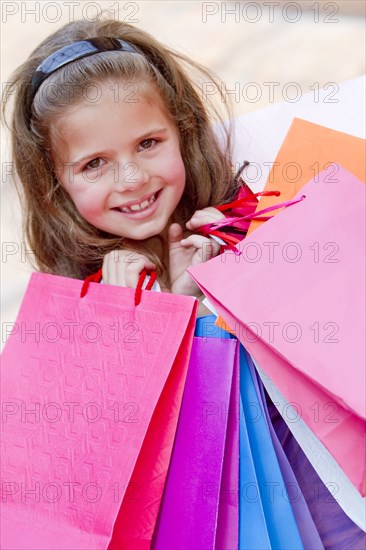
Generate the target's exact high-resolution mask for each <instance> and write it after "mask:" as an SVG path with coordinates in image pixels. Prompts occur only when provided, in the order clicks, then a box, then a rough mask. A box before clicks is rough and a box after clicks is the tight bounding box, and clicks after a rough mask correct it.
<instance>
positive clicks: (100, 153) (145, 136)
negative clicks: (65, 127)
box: [67, 128, 168, 166]
mask: <svg viewBox="0 0 366 550" xmlns="http://www.w3.org/2000/svg"><path fill="white" fill-rule="evenodd" d="M167 131H168V129H167V128H155V129H154V130H149V132H146V134H143V135H142V136H139V137H138V138H136V143H139V142H140V141H143V140H144V139H148V138H149V137H150V136H152V135H154V134H166V133H167ZM105 153H106V151H96V152H95V153H88V154H87V155H84V156H83V157H80V158H79V159H78V160H73V161H70V162H68V163H67V164H68V165H72V166H73V165H76V164H80V163H82V162H83V161H84V160H87V159H89V158H97V157H100V156H103V155H105Z"/></svg>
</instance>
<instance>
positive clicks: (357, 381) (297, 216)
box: [190, 167, 365, 494]
mask: <svg viewBox="0 0 366 550" xmlns="http://www.w3.org/2000/svg"><path fill="white" fill-rule="evenodd" d="M317 178H318V179H316V180H313V181H311V182H309V183H308V184H307V185H306V186H305V187H304V188H303V189H302V191H301V193H300V194H299V195H298V196H299V197H300V196H301V195H305V196H306V198H304V199H303V200H302V201H301V202H299V203H297V204H293V205H292V206H290V207H288V208H286V209H285V210H283V211H282V212H281V213H280V214H278V215H277V216H275V217H274V218H273V219H271V220H269V221H267V222H266V223H265V224H264V225H263V226H262V227H260V228H258V229H257V230H256V231H255V232H254V233H253V234H252V235H250V236H249V237H247V238H246V239H245V240H244V241H243V242H242V243H240V245H238V248H240V250H241V252H242V254H241V256H235V255H234V254H232V253H230V252H228V253H226V254H225V255H223V256H219V257H217V258H215V259H213V260H211V261H210V262H207V263H206V264H202V265H198V266H195V267H194V268H192V269H191V270H190V273H191V274H192V276H193V277H194V279H195V280H196V281H197V282H198V284H199V285H200V287H201V288H202V290H203V291H204V292H205V294H206V295H207V297H208V298H209V300H210V301H212V303H213V305H214V306H215V307H216V308H217V310H218V311H219V313H220V314H221V315H222V317H223V318H224V320H225V321H226V322H227V323H228V324H229V325H230V326H231V328H232V329H234V331H235V333H236V335H237V336H238V338H239V339H240V340H241V341H242V343H243V344H244V346H245V347H246V348H247V349H248V350H249V351H250V353H251V354H252V355H253V357H254V358H255V359H257V360H258V362H259V363H260V364H261V366H262V368H263V370H264V371H265V372H267V373H268V375H269V376H270V377H271V379H272V380H273V382H274V383H275V384H276V385H278V387H279V389H280V391H281V392H282V393H283V394H284V396H285V397H286V399H288V400H291V399H293V398H294V394H296V401H297V402H299V403H300V402H301V400H303V401H302V404H303V405H304V408H303V407H302V414H303V418H304V420H305V421H306V422H307V423H309V426H310V427H311V429H312V430H313V431H314V432H315V433H316V434H317V436H318V437H319V438H320V439H321V440H322V441H323V442H324V444H325V445H326V446H327V448H328V449H329V451H330V452H331V453H332V455H333V456H334V458H335V459H336V460H337V461H338V463H339V464H340V465H341V467H342V468H343V470H344V471H345V472H346V473H347V475H348V476H349V478H350V479H351V480H352V482H353V483H354V484H355V485H356V487H357V488H358V490H359V491H360V492H361V493H363V494H364V491H365V487H364V479H365V470H364V445H363V443H364V419H365V391H364V388H365V370H364V364H365V348H364V344H363V341H364V334H365V315H364V304H365V289H364V280H365V265H364V260H363V257H364V250H365V211H364V204H365V186H364V185H363V183H361V182H360V181H359V180H358V179H357V178H355V177H354V176H353V175H352V174H350V173H349V172H347V171H346V170H345V169H343V168H342V167H338V171H337V178H334V179H333V178H329V173H327V172H322V173H321V174H320V175H319V176H318V177H317ZM224 281H225V284H224V283H223V282H224ZM290 394H291V395H290ZM314 399H316V400H317V401H316V402H317V403H319V404H320V407H324V406H325V405H326V403H334V411H335V412H336V422H331V423H325V422H323V421H322V418H324V414H323V417H320V419H319V415H318V417H316V416H315V415H314V412H313V410H312V408H311V407H312V406H314V403H315V401H314ZM321 410H322V409H321ZM327 412H328V413H331V412H332V411H331V410H328V411H327ZM323 413H324V411H323Z"/></svg>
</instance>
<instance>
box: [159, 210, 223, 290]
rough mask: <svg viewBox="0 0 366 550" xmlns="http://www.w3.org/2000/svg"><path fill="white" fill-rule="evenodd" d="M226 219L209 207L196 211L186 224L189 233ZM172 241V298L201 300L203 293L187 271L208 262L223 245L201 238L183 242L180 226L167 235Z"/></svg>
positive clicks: (194, 236) (170, 252)
mask: <svg viewBox="0 0 366 550" xmlns="http://www.w3.org/2000/svg"><path fill="white" fill-rule="evenodd" d="M223 218H225V216H224V215H223V214H222V213H221V212H220V211H219V210H217V209H216V208H212V207H208V208H204V209H203V210H197V211H196V212H195V213H194V214H193V216H192V218H191V219H190V220H189V221H188V222H187V223H186V227H187V229H189V230H191V231H192V230H195V229H197V228H198V227H200V226H201V225H205V224H206V223H212V222H214V221H218V220H221V219H223ZM168 240H169V269H170V284H171V291H172V293H173V294H188V295H190V296H196V297H198V296H200V295H201V294H202V293H201V291H200V289H199V288H198V286H197V285H196V283H195V282H194V281H193V279H192V278H191V276H190V275H189V274H188V273H187V271H186V269H187V267H191V266H194V265H197V264H200V263H203V262H207V261H208V260H210V259H211V258H213V257H214V256H217V254H218V253H219V251H220V245H219V244H218V243H217V242H216V241H214V240H212V239H210V238H208V237H203V236H201V235H195V234H193V235H190V236H189V237H187V238H186V239H184V238H183V229H182V228H181V226H180V225H179V224H177V223H173V224H172V225H171V226H170V228H169V232H168Z"/></svg>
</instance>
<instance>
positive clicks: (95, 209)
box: [70, 188, 103, 220]
mask: <svg viewBox="0 0 366 550" xmlns="http://www.w3.org/2000/svg"><path fill="white" fill-rule="evenodd" d="M70 196H71V198H72V200H73V201H74V204H75V206H76V208H77V209H78V211H79V212H80V214H81V215H82V216H83V217H84V218H85V219H86V220H89V219H90V218H92V217H94V216H96V215H97V214H98V213H100V211H101V208H102V205H103V197H102V196H101V193H100V191H99V190H98V189H96V188H95V189H92V188H90V189H88V190H85V189H84V190H83V191H75V190H74V192H71V193H70Z"/></svg>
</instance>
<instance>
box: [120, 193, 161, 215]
mask: <svg viewBox="0 0 366 550" xmlns="http://www.w3.org/2000/svg"><path fill="white" fill-rule="evenodd" d="M155 199H156V193H155V195H153V196H152V197H151V198H150V199H148V200H146V201H143V202H141V203H140V204H132V205H131V206H121V207H120V211H121V212H126V213H128V212H139V211H140V210H144V209H145V208H147V207H148V206H150V204H152V203H153V202H154V201H155Z"/></svg>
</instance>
